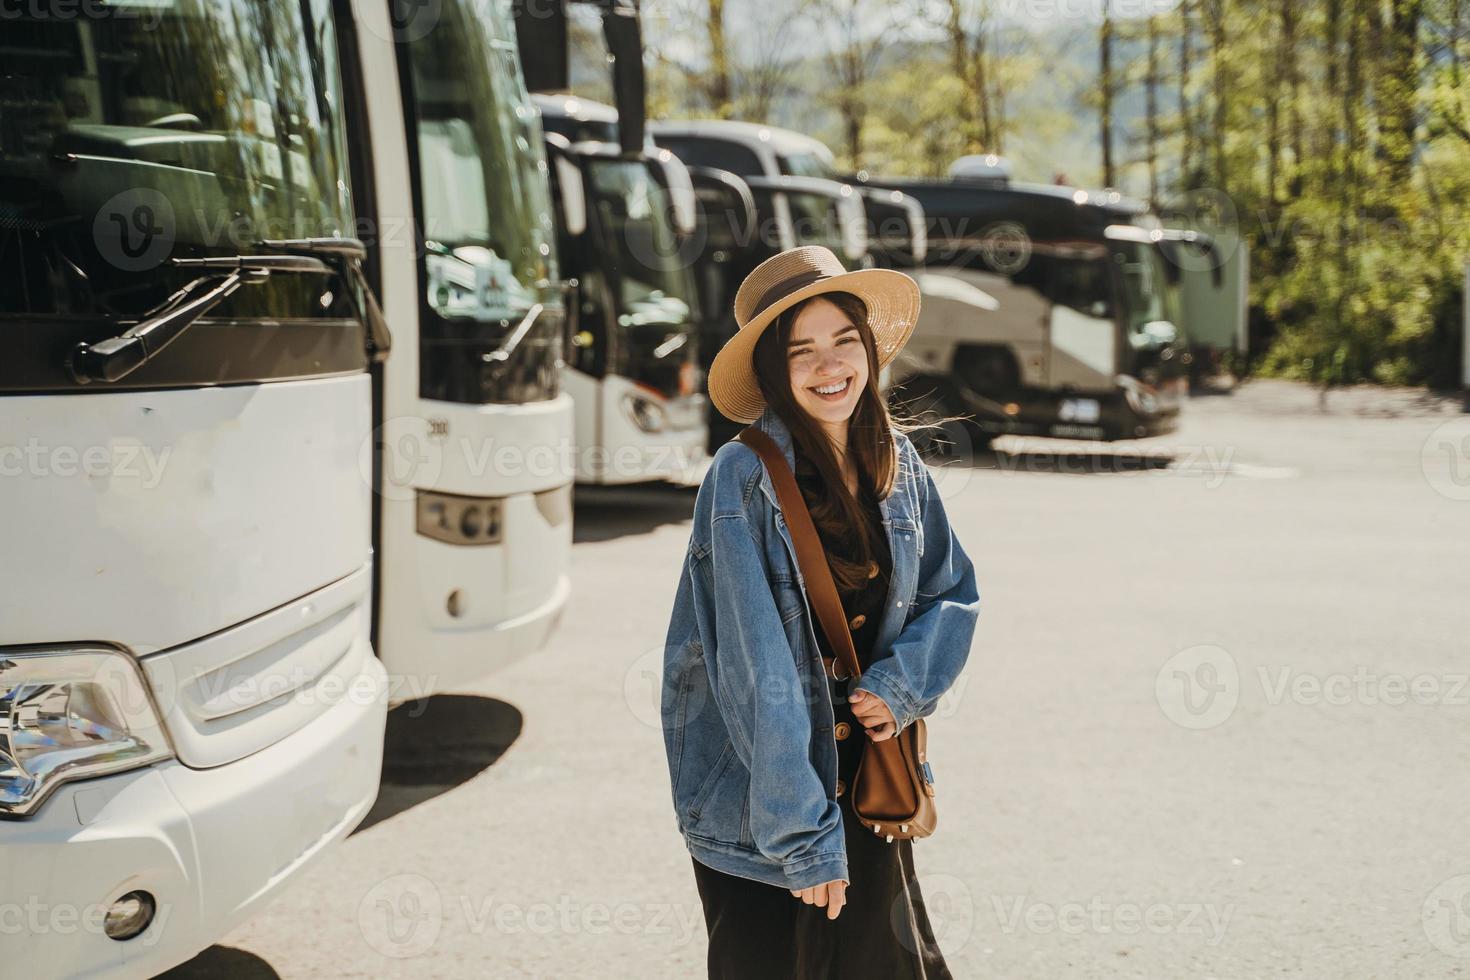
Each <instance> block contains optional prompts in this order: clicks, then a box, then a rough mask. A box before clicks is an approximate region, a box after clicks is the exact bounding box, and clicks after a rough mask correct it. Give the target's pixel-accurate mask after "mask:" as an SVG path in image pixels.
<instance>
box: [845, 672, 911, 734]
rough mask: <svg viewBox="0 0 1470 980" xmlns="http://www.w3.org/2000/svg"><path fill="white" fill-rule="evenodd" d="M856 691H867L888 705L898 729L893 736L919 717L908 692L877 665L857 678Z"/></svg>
mask: <svg viewBox="0 0 1470 980" xmlns="http://www.w3.org/2000/svg"><path fill="white" fill-rule="evenodd" d="M856 690H859V691H867V692H868V693H870V694H873V695H876V696H877V697H879V698H882V699H883V703H884V704H886V705H888V710H889V711H892V712H893V720H894V721H896V722H897V723H898V727H897V728H896V729H895V730H894V732H893V734H894V735H895V736H897V735H898V733H899V732H901V731H903V730H904V729H905V728H907V727H909V726H910V725H912V724H913V723H914V721H915V720H916V719H917V718H918V717H919V713H918V709H917V706H916V705H915V704H914V702H913V700H912V699H911V698H910V697H909V694H908V692H907V691H905V690H904V689H903V688H901V687H899V686H898V685H897V684H896V683H894V682H893V681H892V680H891V679H890V678H889V677H888V676H887V675H886V674H884V673H883V672H882V670H881V669H880V668H879V666H878V664H874V665H873V666H871V667H869V668H868V669H867V670H865V671H863V676H862V677H860V678H858V682H857V687H856Z"/></svg>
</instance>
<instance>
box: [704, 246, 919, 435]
mask: <svg viewBox="0 0 1470 980" xmlns="http://www.w3.org/2000/svg"><path fill="white" fill-rule="evenodd" d="M832 292H848V293H852V294H853V295H855V296H857V297H859V298H860V299H861V300H862V301H863V302H864V303H866V304H867V306H868V325H869V327H870V328H871V329H872V331H873V341H874V343H875V344H876V346H877V353H878V367H879V368H880V369H881V368H882V367H883V366H884V365H886V364H887V363H888V362H889V361H891V360H893V358H894V357H895V356H897V354H898V352H899V351H900V350H902V349H903V345H904V344H905V343H907V342H908V339H909V334H911V333H913V330H914V324H915V323H916V322H917V321H918V319H919V284H918V283H917V282H915V281H914V280H913V278H912V277H911V276H907V275H905V274H904V273H902V272H899V271H897V270H896V269H858V270H856V271H854V272H848V271H847V270H846V269H844V268H843V267H842V263H841V262H839V261H837V256H835V255H833V254H832V250H831V249H830V248H827V247H825V246H822V245H802V246H800V247H798V248H788V249H787V250H786V251H784V252H781V253H779V254H777V255H773V256H771V257H770V258H768V259H766V260H765V261H764V262H762V263H761V264H760V265H758V266H756V267H755V268H754V269H752V270H751V272H750V275H748V276H746V277H745V281H744V282H742V283H741V284H740V289H739V290H738V291H737V292H736V293H735V323H736V325H737V326H738V327H739V329H738V330H736V332H735V335H734V336H733V337H731V338H730V339H729V340H727V341H725V345H724V346H723V347H721V348H720V352H719V353H718V354H717V355H715V360H714V363H713V364H711V365H710V369H709V379H708V384H709V396H710V399H711V400H712V401H713V402H714V403H715V408H718V409H719V410H720V412H721V413H723V414H724V415H725V416H726V417H727V418H730V419H733V420H734V421H736V422H754V421H755V420H756V419H758V418H760V415H761V412H762V411H763V410H764V408H765V403H766V401H765V398H764V396H762V395H761V389H760V383H759V382H758V381H757V380H756V376H755V364H754V362H753V358H752V355H753V354H754V353H755V342H756V341H757V340H759V339H760V335H761V332H762V331H763V330H765V329H766V327H767V326H769V325H770V324H771V323H772V322H773V321H774V320H775V319H776V317H778V316H780V315H781V313H782V312H783V311H785V310H788V309H790V308H791V307H793V306H795V305H796V304H797V303H800V302H801V301H802V300H804V299H808V298H810V297H812V296H818V295H820V294H822V293H832ZM877 381H878V379H877V378H873V379H872V383H873V384H876V383H877Z"/></svg>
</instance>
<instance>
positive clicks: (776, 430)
mask: <svg viewBox="0 0 1470 980" xmlns="http://www.w3.org/2000/svg"><path fill="white" fill-rule="evenodd" d="M752 424H753V425H754V426H755V427H756V428H758V429H760V430H761V431H762V432H764V433H765V434H766V435H768V436H770V437H771V440H772V441H773V442H775V443H776V445H777V446H778V447H779V448H780V450H781V454H782V455H783V456H785V457H786V465H787V466H789V467H791V470H792V472H795V471H796V448H795V446H796V443H795V440H794V439H793V438H792V435H791V429H790V428H789V427H788V426H787V425H786V423H785V422H784V421H783V420H782V419H781V416H780V415H778V414H777V413H776V410H775V409H774V408H772V407H771V406H770V405H767V406H766V407H765V409H764V410H763V411H762V412H761V414H760V418H758V419H756V420H755V422H753V423H752ZM902 474H903V469H902V466H901V465H900V468H899V479H900V480H902V479H903V476H902ZM760 483H761V489H762V490H764V491H765V494H766V497H767V499H769V500H770V501H771V504H772V505H773V506H775V505H776V504H777V501H776V486H775V484H773V483H772V482H771V474H770V473H767V472H765V471H764V469H762V471H761V477H760ZM896 489H897V488H895V490H896ZM894 496H896V493H895V494H890V495H889V496H887V497H884V498H883V499H882V500H880V501H878V511H879V512H880V513H881V514H882V515H883V522H884V523H885V524H887V523H888V522H889V521H891V520H892V517H893V513H892V508H891V503H892V501H893V498H894Z"/></svg>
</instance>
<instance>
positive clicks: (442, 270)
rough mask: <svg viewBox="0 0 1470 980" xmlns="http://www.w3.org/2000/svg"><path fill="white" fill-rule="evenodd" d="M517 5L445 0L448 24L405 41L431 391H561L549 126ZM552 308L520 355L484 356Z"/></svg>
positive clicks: (537, 396) (520, 396) (423, 363)
mask: <svg viewBox="0 0 1470 980" xmlns="http://www.w3.org/2000/svg"><path fill="white" fill-rule="evenodd" d="M508 7H509V5H508V4H504V5H502V4H499V3H487V4H480V3H469V2H462V0H446V2H445V3H444V8H443V14H442V17H441V19H440V24H439V28H438V29H436V30H432V31H429V32H428V33H427V34H425V35H424V36H423V37H421V38H417V39H415V40H413V41H410V42H409V43H408V44H407V45H406V50H407V55H408V58H407V60H408V62H409V67H410V71H409V75H410V85H411V97H412V101H413V106H412V111H413V112H414V113H415V114H416V117H417V118H416V121H415V122H414V123H413V124H412V125H413V130H412V131H413V133H414V135H415V137H416V140H415V142H416V143H417V148H418V166H419V189H420V197H421V200H420V214H419V220H420V221H421V222H422V228H421V232H422V235H423V244H424V252H425V255H424V265H425V273H426V275H425V280H426V281H425V302H426V304H427V312H428V314H429V315H427V316H425V317H424V322H423V330H422V332H421V336H420V345H421V357H420V389H421V391H422V394H423V396H424V397H425V398H437V399H443V400H448V401H459V402H472V403H521V402H528V401H537V400H545V399H550V398H554V397H556V394H557V392H558V390H559V388H558V380H557V378H558V372H557V370H556V367H555V365H556V361H557V359H558V358H559V357H560V352H561V343H562V340H561V331H562V325H563V322H564V321H563V319H562V309H561V300H560V297H559V295H558V294H556V293H555V292H554V291H553V290H551V289H549V288H547V287H548V286H549V284H550V282H551V280H553V279H554V278H555V277H556V262H555V257H554V256H553V254H552V247H551V242H552V235H553V230H552V223H551V202H550V199H549V197H548V195H547V192H546V181H545V178H544V177H543V176H542V173H541V162H540V161H541V157H540V155H539V148H540V146H541V139H542V136H541V128H540V123H539V122H537V118H536V112H535V109H534V107H533V106H532V104H531V99H530V96H529V95H528V94H527V92H526V90H525V84H524V82H523V81H522V79H521V76H520V73H519V70H518V61H517V57H518V56H517V54H516V48H515V41H514V33H513V26H512V24H511V20H510V12H509V9H508ZM536 303H541V304H543V307H544V308H547V309H545V311H544V312H542V313H541V314H540V316H539V318H538V319H537V320H536V322H535V327H534V330H533V332H532V333H531V334H529V335H527V336H526V337H525V338H524V339H523V340H521V341H520V342H519V343H518V344H517V345H516V356H515V359H514V362H513V363H512V364H510V365H509V367H508V368H506V369H504V370H500V371H499V372H496V373H487V371H486V369H485V364H486V361H485V359H484V355H485V354H486V353H488V352H489V351H491V350H494V349H495V348H496V347H498V346H499V344H500V343H501V341H502V340H503V339H504V337H505V336H506V335H507V334H508V333H509V332H510V331H511V330H513V329H514V328H515V326H516V325H517V324H519V322H520V321H521V320H522V319H523V318H524V317H526V316H527V315H528V314H529V312H530V311H531V310H532V308H533V307H534V305H535V304H536Z"/></svg>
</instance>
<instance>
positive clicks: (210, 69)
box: [0, 0, 357, 318]
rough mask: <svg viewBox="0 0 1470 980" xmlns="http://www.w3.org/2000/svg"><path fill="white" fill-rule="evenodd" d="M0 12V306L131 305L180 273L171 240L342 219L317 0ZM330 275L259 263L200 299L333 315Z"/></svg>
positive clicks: (26, 310) (62, 5)
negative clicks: (234, 284) (262, 271)
mask: <svg viewBox="0 0 1470 980" xmlns="http://www.w3.org/2000/svg"><path fill="white" fill-rule="evenodd" d="M4 20H5V26H4V29H3V30H4V35H5V57H4V60H3V61H0V85H3V86H4V90H5V98H4V99H3V100H0V214H3V215H4V220H0V315H7V314H9V315H24V316H29V317H37V316H40V317H50V316H58V315H64V316H71V317H76V316H117V317H130V316H137V315H138V314H140V313H142V312H143V311H146V310H148V309H150V308H152V307H154V306H156V305H157V304H158V303H160V302H161V301H162V300H164V299H165V298H166V297H167V296H168V295H169V294H170V293H172V292H173V291H174V290H176V289H178V288H179V287H180V286H181V285H182V284H183V283H185V282H187V281H188V280H189V279H192V278H193V274H189V273H185V272H183V271H181V270H177V269H174V268H173V267H171V266H170V265H168V264H167V262H168V259H170V258H171V257H172V258H182V257H199V256H208V255H234V254H239V253H248V252H259V251H260V250H261V247H260V245H259V243H260V241H261V240H263V239H270V238H308V237H334V236H348V235H355V234H356V231H357V230H356V229H355V228H354V227H353V211H352V200H351V196H350V191H349V183H348V175H347V166H346V161H347V154H346V151H345V149H344V138H343V137H344V134H343V120H342V118H341V115H342V107H343V98H342V91H341V85H340V79H339V73H338V66H337V38H336V33H335V30H334V26H333V22H332V15H331V3H330V2H329V0H258V2H254V3H248V4H240V3H232V2H229V0H130V2H128V3H118V4H102V5H95V7H94V9H93V10H92V11H91V12H89V13H88V14H87V16H78V13H77V10H76V7H75V5H74V4H72V3H70V2H67V0H34V2H31V3H27V4H24V5H21V6H17V7H16V9H15V11H14V12H13V13H11V14H10V15H8V16H6V17H5V18H4ZM331 286H332V282H331V280H329V279H327V280H324V279H322V278H321V277H313V276H273V277H271V278H270V279H269V280H268V281H267V282H265V283H262V284H260V285H256V286H252V287H250V288H248V289H242V290H239V291H238V292H237V293H235V294H234V295H233V296H231V297H230V298H229V299H227V300H225V301H224V302H223V303H221V304H220V305H219V306H218V307H216V308H215V310H214V311H213V312H212V313H211V316H212V317H216V318H231V317H233V318H239V317H260V316H269V317H321V316H340V315H343V309H342V303H341V299H342V295H343V294H344V292H345V291H344V290H343V289H341V288H340V287H338V288H336V289H332V288H331ZM333 293H335V294H337V295H336V297H335V299H334V298H333Z"/></svg>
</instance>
